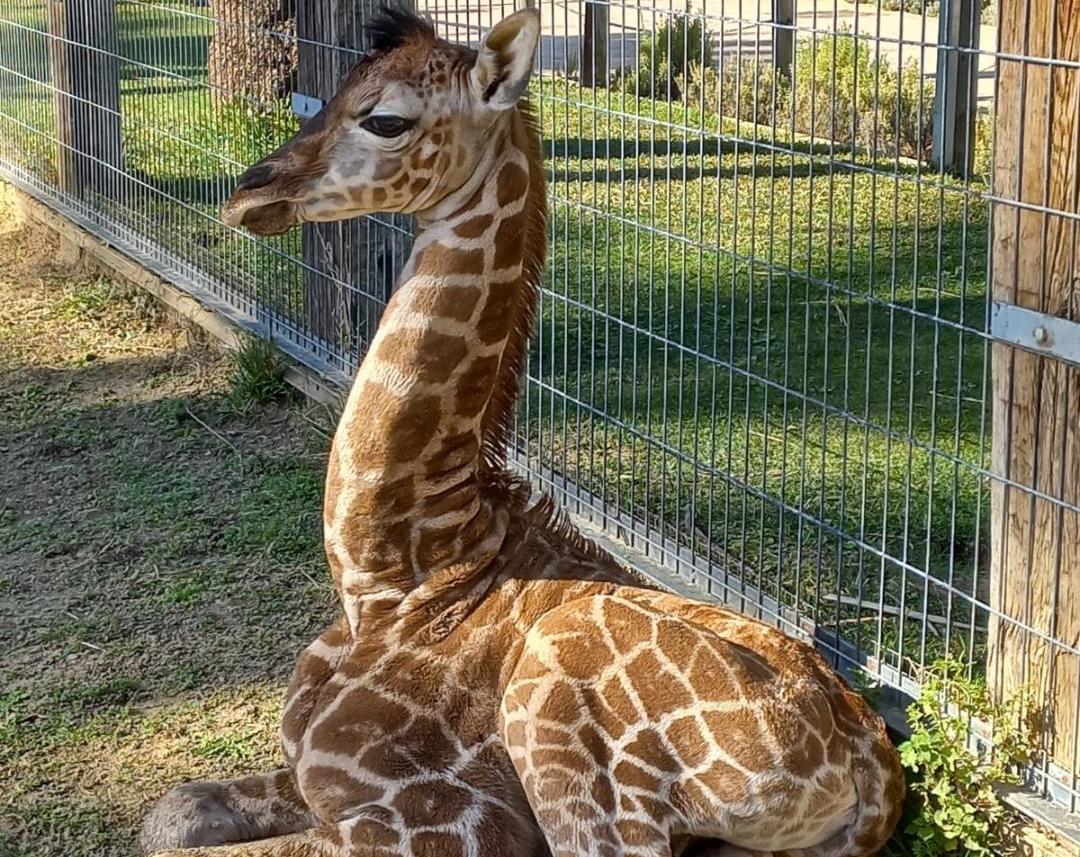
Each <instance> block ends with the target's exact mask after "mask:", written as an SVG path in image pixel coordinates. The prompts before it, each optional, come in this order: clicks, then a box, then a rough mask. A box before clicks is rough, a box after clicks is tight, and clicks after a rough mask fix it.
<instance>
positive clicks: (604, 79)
mask: <svg viewBox="0 0 1080 857" xmlns="http://www.w3.org/2000/svg"><path fill="white" fill-rule="evenodd" d="M584 4H585V22H584V25H583V27H582V30H583V32H582V35H581V85H582V86H588V87H597V86H607V85H608V81H609V79H610V77H609V71H608V36H609V33H610V29H611V26H610V25H611V7H610V6H609V5H608V0H601V2H593V0H584Z"/></svg>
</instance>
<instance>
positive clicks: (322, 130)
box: [222, 9, 540, 235]
mask: <svg viewBox="0 0 1080 857" xmlns="http://www.w3.org/2000/svg"><path fill="white" fill-rule="evenodd" d="M370 31H371V35H372V50H371V52H370V53H369V54H368V55H367V56H365V57H364V58H362V59H361V60H360V61H359V62H358V63H357V64H356V66H355V67H354V68H353V69H352V71H351V72H350V73H349V75H348V77H347V78H346V80H345V82H344V84H343V85H342V86H341V88H340V89H339V90H338V92H337V93H336V94H335V95H334V97H333V98H332V99H331V100H330V101H329V102H328V103H327V104H326V105H325V106H324V107H323V109H322V110H321V111H320V112H319V113H318V114H317V115H316V116H314V117H313V118H312V119H311V120H309V121H308V122H307V124H306V125H305V126H304V127H303V129H301V131H300V132H299V133H297V134H296V135H295V136H294V137H293V138H292V139H290V140H289V141H288V142H286V143H285V144H284V145H283V146H281V147H280V148H279V149H277V150H276V151H274V152H272V153H271V154H270V155H268V156H267V157H266V158H264V159H263V160H261V161H259V163H257V164H255V165H254V166H252V167H250V168H249V169H248V170H247V171H246V172H245V173H244V174H243V175H242V176H241V178H240V182H239V185H238V186H237V188H236V190H235V192H234V193H233V195H232V196H231V197H230V198H229V200H228V201H227V202H226V203H225V207H224V209H223V211H222V218H223V220H224V221H225V223H227V224H228V225H230V226H244V227H246V228H248V229H249V230H251V231H252V232H255V233H258V234H264V235H272V234H277V233H281V232H284V231H285V230H287V229H288V228H289V227H291V226H292V225H294V224H295V223H299V222H301V221H312V220H318V221H328V220H344V219H347V218H351V217H357V216H359V215H363V214H372V213H375V212H402V213H417V212H423V211H425V210H427V209H430V208H432V207H433V206H436V205H437V204H438V203H439V202H440V201H441V200H443V199H445V198H446V197H447V196H448V195H450V194H452V193H453V192H454V191H455V190H457V189H459V188H460V187H461V186H462V185H464V184H465V182H466V181H467V180H468V179H469V178H470V176H472V175H473V173H474V172H475V171H476V169H477V167H478V165H479V163H480V162H481V159H482V158H483V155H484V152H485V151H486V150H487V148H488V146H489V144H490V142H491V141H492V140H493V139H494V138H495V137H496V136H497V128H498V126H499V124H500V122H502V121H505V117H506V116H507V115H509V114H510V113H511V112H512V111H513V109H514V108H515V106H516V105H517V103H518V100H519V99H520V97H521V95H522V94H523V93H524V91H525V87H526V85H527V84H528V80H529V74H530V72H531V70H532V64H533V57H534V55H535V53H536V45H537V41H538V39H539V34H540V21H539V15H538V13H537V12H536V10H534V9H524V10H522V11H520V12H516V13H514V14H513V15H510V16H509V17H507V18H505V19H503V20H502V21H501V22H500V23H499V24H497V25H496V26H495V27H494V28H493V29H492V30H491V31H490V32H488V34H487V36H486V37H485V38H484V40H483V42H482V43H481V45H480V48H479V50H473V49H471V48H467V47H464V46H461V45H454V44H451V43H449V42H446V41H443V40H441V39H438V38H436V36H435V32H434V30H433V29H432V27H431V25H430V24H429V23H428V22H426V21H424V20H423V19H421V18H419V17H416V16H415V15H413V14H412V13H408V12H402V11H398V10H394V9H384V10H383V11H382V12H381V13H380V15H379V16H378V17H377V18H376V19H375V21H374V22H373V23H372V24H371V25H370Z"/></svg>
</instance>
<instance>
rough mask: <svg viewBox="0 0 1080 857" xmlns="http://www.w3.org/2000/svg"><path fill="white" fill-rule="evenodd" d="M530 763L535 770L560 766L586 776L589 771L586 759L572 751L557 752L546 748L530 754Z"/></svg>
mask: <svg viewBox="0 0 1080 857" xmlns="http://www.w3.org/2000/svg"><path fill="white" fill-rule="evenodd" d="M529 761H530V763H531V764H532V766H533V767H534V768H540V769H543V768H546V767H548V766H549V765H554V766H558V767H559V768H562V769H564V770H571V771H573V772H574V773H576V774H584V773H585V772H586V771H588V770H589V765H588V763H587V762H586V760H585V757H584V756H582V755H581V754H580V753H578V752H576V751H574V750H571V749H564V750H556V749H552V748H549V747H544V748H541V749H538V750H533V751H532V752H531V753H529Z"/></svg>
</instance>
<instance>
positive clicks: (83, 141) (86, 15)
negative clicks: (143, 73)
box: [46, 0, 123, 197]
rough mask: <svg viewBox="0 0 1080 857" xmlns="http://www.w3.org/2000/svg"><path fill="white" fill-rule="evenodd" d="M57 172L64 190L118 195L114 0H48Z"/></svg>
mask: <svg viewBox="0 0 1080 857" xmlns="http://www.w3.org/2000/svg"><path fill="white" fill-rule="evenodd" d="M46 5H47V15H48V30H49V35H50V38H49V40H48V43H49V73H50V76H51V79H52V86H53V110H54V113H55V119H56V142H57V146H58V148H59V151H58V153H57V155H58V158H57V174H58V183H59V188H60V190H61V191H63V192H64V193H66V194H68V195H70V196H75V197H82V196H86V195H87V194H89V193H95V194H98V195H100V196H112V197H115V196H117V193H116V188H117V185H118V182H119V181H120V174H121V171H122V169H123V161H122V157H121V146H120V64H119V58H118V56H117V52H116V9H115V4H114V2H113V0H48V3H47V4H46Z"/></svg>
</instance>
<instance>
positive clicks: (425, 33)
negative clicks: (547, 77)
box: [142, 10, 904, 857]
mask: <svg viewBox="0 0 1080 857" xmlns="http://www.w3.org/2000/svg"><path fill="white" fill-rule="evenodd" d="M539 30H540V28H539V18H538V16H537V14H536V12H535V11H532V10H525V11H521V12H518V13H515V14H514V15H511V16H510V17H508V18H506V19H504V20H503V21H502V22H500V23H499V24H497V25H496V26H495V27H494V28H493V29H492V30H491V31H490V32H489V33H488V34H487V35H486V36H485V38H484V40H483V42H482V44H481V45H480V47H479V49H477V50H473V49H470V48H468V47H464V46H460V45H453V44H450V43H448V42H446V41H443V40H441V39H439V38H437V37H436V35H435V33H434V31H433V29H432V28H431V26H430V25H429V24H428V23H426V22H425V21H423V20H421V19H420V18H417V17H414V16H413V15H412V14H410V13H407V12H401V11H393V10H389V11H384V12H383V13H382V15H381V16H380V17H379V18H378V20H377V22H376V23H375V25H374V27H373V40H372V41H373V49H372V51H371V53H370V54H369V55H368V56H366V57H365V58H364V59H362V60H361V61H360V62H359V63H358V64H357V66H356V67H355V68H354V69H353V71H352V72H351V73H350V75H349V76H348V78H347V80H346V81H345V83H344V84H343V86H342V87H341V89H340V90H339V92H338V93H337V94H336V95H335V97H334V98H333V99H332V100H331V101H329V102H328V103H327V105H326V106H325V107H324V108H323V110H322V111H321V113H320V114H319V115H318V116H317V117H315V118H314V119H312V120H311V121H310V122H309V123H308V124H307V125H306V126H305V127H304V128H303V129H302V130H301V131H300V132H299V133H298V134H297V135H296V136H295V137H294V138H293V139H292V140H290V141H289V142H288V143H286V144H285V145H284V146H282V147H281V148H280V149H278V150H277V151H275V152H273V153H272V154H270V155H269V156H268V157H267V158H265V159H264V160H263V161H261V162H260V163H259V164H257V165H255V166H253V167H252V168H250V169H249V170H248V171H247V172H246V173H245V174H244V176H243V177H242V179H241V181H240V184H239V186H238V188H237V190H236V192H235V194H234V195H233V196H232V197H231V198H230V200H229V201H228V202H227V203H226V206H225V208H224V212H223V216H224V219H225V220H226V222H227V223H230V224H233V225H236V226H244V227H246V228H248V229H250V230H251V231H253V232H256V233H263V234H268V233H275V232H281V231H283V230H285V229H288V228H289V227H290V226H292V225H293V224H295V223H297V222H300V221H304V220H339V219H344V218H349V217H354V216H357V215H360V214H368V213H372V212H376V211H396V212H412V213H414V214H415V215H416V237H415V243H414V249H413V253H412V255H411V257H410V259H409V261H408V262H407V264H406V265H405V268H404V271H403V272H402V275H401V278H400V283H399V288H398V289H397V290H396V291H395V293H394V295H393V297H392V298H391V300H390V302H389V305H388V306H387V308H386V311H385V313H384V316H383V318H382V320H381V322H380V325H379V328H378V330H377V332H376V334H375V337H374V338H373V340H372V342H371V343H370V346H369V349H368V352H367V354H366V356H365V357H364V360H363V362H362V364H361V366H360V369H359V370H358V372H357V376H356V379H355V382H354V385H353V388H352V391H351V393H350V395H349V399H348V402H347V404H346V407H345V410H344V412H343V414H342V417H341V421H340V424H339V426H338V429H337V432H336V434H335V438H334V443H333V446H332V449H331V453H330V462H329V468H328V473H327V480H326V493H325V501H324V527H325V537H326V551H327V558H328V563H329V566H330V569H331V573H332V575H333V578H334V582H335V585H336V587H337V591H338V594H339V597H340V599H341V602H342V616H341V618H340V619H339V620H338V621H337V622H335V623H334V625H333V626H332V627H330V628H329V629H328V630H327V631H326V632H324V633H323V634H322V635H321V636H320V637H319V639H317V640H316V641H315V642H314V643H312V644H311V645H310V646H309V647H308V648H307V649H306V650H305V652H304V653H303V654H302V655H301V657H300V659H299V661H298V663H297V666H296V668H295V671H294V674H293V678H292V681H291V682H290V686H289V690H288V693H287V695H286V700H285V706H284V713H283V719H282V747H283V751H284V756H285V762H286V766H285V767H284V768H282V769H281V770H279V771H275V772H273V773H271V774H266V775H262V776H253V777H248V778H245V779H242V780H237V781H233V782H227V783H189V784H186V785H184V786H181V787H179V788H178V789H175V790H174V791H173V792H170V793H169V794H168V795H166V796H165V797H164V798H163V799H162V800H161V801H160V802H159V803H158V804H157V805H156V806H155V807H154V808H153V809H152V810H151V812H150V814H149V816H148V817H147V820H146V823H145V825H144V831H143V840H142V841H143V846H144V850H146V851H148V852H160V851H162V850H163V849H164V850H168V849H172V850H168V853H169V854H171V855H173V857H182V855H187V857H195V855H205V857H210V855H213V857H256V855H261V857H315V855H320V856H321V857H347V856H348V857H376V855H378V857H503V856H504V855H514V857H543V855H554V857H585V855H594V857H617V855H622V857H718V855H722V854H751V855H763V854H769V853H774V854H781V853H782V854H787V855H791V857H849V856H850V857H856V855H867V854H871V853H873V852H875V851H876V850H878V849H879V848H880V847H881V846H882V845H883V844H884V842H885V840H886V839H887V838H888V836H889V835H890V833H891V832H892V829H893V827H894V826H895V824H896V822H897V819H898V817H899V813H900V807H901V802H902V798H903V794H904V783H903V776H902V772H901V769H900V765H899V763H898V759H897V755H896V752H895V750H894V749H893V747H892V746H891V744H890V743H889V740H888V738H887V736H886V733H885V729H884V725H883V723H882V721H881V719H880V718H879V717H878V716H877V715H876V714H874V713H873V712H872V711H871V710H870V709H869V708H868V707H867V705H866V704H865V703H864V702H863V700H862V699H861V698H860V697H859V696H857V695H856V694H854V693H852V692H851V691H850V690H849V689H848V688H847V687H846V686H845V685H844V683H843V682H842V681H841V680H840V678H839V677H838V676H837V675H836V674H835V672H833V671H832V670H831V669H830V668H829V667H828V665H827V664H826V663H825V662H824V660H823V659H822V658H821V657H820V656H819V655H818V654H817V653H816V652H814V651H813V650H812V649H811V648H810V647H809V646H806V645H804V644H803V643H801V642H798V641H796V640H794V639H791V638H789V637H787V636H785V635H783V634H781V633H780V632H779V631H777V630H776V629H774V628H772V627H769V626H767V625H764V624H762V623H758V622H755V621H752V620H749V619H746V618H744V617H742V616H739V615H737V614H734V613H731V612H729V611H726V610H723V609H721V608H719V607H717V606H714V605H710V604H704V603H699V602H695V601H691V600H688V599H684V598H680V597H677V596H674V595H670V594H666V593H663V592H660V591H656V590H654V589H650V588H648V587H647V586H644V585H642V583H641V582H640V581H638V580H637V579H636V578H635V577H634V576H633V575H632V574H631V573H630V572H628V571H626V570H625V569H623V568H622V567H621V566H619V565H618V564H617V563H616V562H615V561H614V560H613V559H612V558H611V557H610V556H608V555H607V554H606V553H604V552H603V551H602V550H600V549H599V548H598V547H596V546H595V545H593V544H591V543H589V542H588V541H587V540H585V539H583V538H582V537H581V536H580V535H579V534H578V533H577V532H576V531H575V530H574V529H573V528H572V527H570V526H569V525H568V523H567V522H566V520H565V519H564V518H563V517H562V516H560V515H559V514H557V513H556V512H555V510H554V507H553V505H552V504H551V502H550V501H547V500H542V501H541V502H539V503H530V491H529V488H528V486H527V485H526V484H525V483H523V482H522V481H520V480H519V479H517V478H515V477H514V476H512V475H511V474H510V473H509V472H507V470H506V467H505V449H506V444H507V439H508V433H509V431H510V427H511V418H512V414H513V408H514V404H515V401H516V399H517V396H518V391H519V384H520V378H521V373H522V368H523V360H524V353H525V343H526V339H527V336H528V333H529V329H530V326H531V324H532V320H533V313H534V311H535V307H536V302H537V299H538V288H539V280H540V275H541V267H542V264H543V259H544V254H545V235H546V227H545V224H546V215H547V212H546V202H545V189H544V174H543V167H542V164H541V157H540V145H539V138H538V132H537V128H536V126H535V124H534V123H533V121H532V119H531V114H530V113H529V110H528V108H527V106H526V105H525V104H524V103H522V102H521V100H520V99H521V97H522V95H523V94H524V92H525V91H526V87H527V83H528V78H529V75H530V72H531V69H532V65H533V57H534V55H535V52H536V48H537V42H538V39H539Z"/></svg>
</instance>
